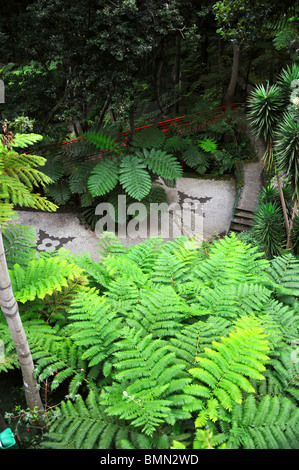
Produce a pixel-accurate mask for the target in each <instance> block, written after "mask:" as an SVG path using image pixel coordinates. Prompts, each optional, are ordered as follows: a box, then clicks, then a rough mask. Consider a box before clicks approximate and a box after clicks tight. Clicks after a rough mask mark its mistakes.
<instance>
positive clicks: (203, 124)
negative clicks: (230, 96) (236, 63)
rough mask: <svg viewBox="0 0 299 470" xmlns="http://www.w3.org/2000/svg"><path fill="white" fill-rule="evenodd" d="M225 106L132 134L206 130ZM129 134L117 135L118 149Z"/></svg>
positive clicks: (237, 106)
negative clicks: (155, 131)
mask: <svg viewBox="0 0 299 470" xmlns="http://www.w3.org/2000/svg"><path fill="white" fill-rule="evenodd" d="M245 105H246V103H233V104H232V107H231V110H232V111H234V112H238V111H240V109H242V107H243V106H245ZM225 110H226V108H225V106H220V107H219V108H216V109H214V110H211V111H202V112H199V113H194V114H188V115H184V116H179V117H176V118H173V119H167V120H165V121H161V122H159V123H158V124H156V126H155V125H154V124H148V125H147V126H141V127H136V128H135V129H134V133H137V132H140V131H142V130H143V129H146V128H149V127H156V128H157V129H160V130H161V131H162V132H168V131H171V130H174V131H175V133H176V134H181V135H184V134H185V133H196V132H198V131H200V130H203V129H207V128H208V126H209V125H210V124H212V123H215V122H219V120H221V119H222V118H223V117H224V116H225ZM194 116H198V117H199V118H202V119H198V118H196V119H194V118H193V119H192V117H194ZM130 134H131V131H124V132H122V133H121V134H119V135H118V136H117V138H116V141H117V142H119V144H120V145H119V147H118V148H120V147H123V146H126V142H127V140H128V138H129V136H130ZM84 139H85V137H78V138H77V139H73V140H67V141H65V142H62V144H61V145H66V144H71V143H73V142H80V141H81V140H84ZM103 152H105V150H104V151H103V150H102V151H101V152H99V153H95V154H93V155H97V156H98V157H100V156H101V154H102V153H103ZM26 153H31V152H26ZM93 155H89V157H91V156H93Z"/></svg>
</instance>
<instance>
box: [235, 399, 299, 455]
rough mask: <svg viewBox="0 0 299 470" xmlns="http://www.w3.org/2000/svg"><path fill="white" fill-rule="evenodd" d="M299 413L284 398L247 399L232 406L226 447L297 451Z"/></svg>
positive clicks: (298, 445)
mask: <svg viewBox="0 0 299 470" xmlns="http://www.w3.org/2000/svg"><path fill="white" fill-rule="evenodd" d="M298 419H299V410H298V408H295V406H294V404H293V403H292V402H291V401H290V400H289V399H287V398H286V397H278V396H275V397H271V396H270V395H266V396H265V397H263V398H262V400H261V402H257V401H256V400H255V398H254V396H252V395H251V396H249V397H248V398H247V400H246V401H245V403H244V404H235V405H234V408H233V412H232V428H231V432H230V436H229V439H228V441H227V447H228V448H233V449H237V448H239V447H242V448H243V449H298V447H299V444H298V443H299V429H298Z"/></svg>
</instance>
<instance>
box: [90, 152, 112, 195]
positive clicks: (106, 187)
mask: <svg viewBox="0 0 299 470" xmlns="http://www.w3.org/2000/svg"><path fill="white" fill-rule="evenodd" d="M118 178H119V167H118V164H117V162H116V161H115V160H104V161H102V162H100V163H98V164H97V165H96V166H95V167H94V168H93V169H92V171H91V173H90V176H89V178H88V183H87V187H88V190H89V191H90V193H91V195H92V196H102V195H103V194H106V193H107V192H109V191H111V190H112V189H113V188H114V187H115V186H116V184H117V182H118Z"/></svg>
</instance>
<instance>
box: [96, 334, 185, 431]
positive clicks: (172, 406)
mask: <svg viewBox="0 0 299 470" xmlns="http://www.w3.org/2000/svg"><path fill="white" fill-rule="evenodd" d="M118 346H119V350H118V351H117V352H115V353H114V356H115V357H116V362H115V364H114V368H115V370H116V375H115V382H114V384H113V385H111V386H110V387H105V389H104V391H103V392H102V394H101V395H102V397H101V398H102V403H103V404H104V405H105V407H106V411H107V414H109V415H111V416H119V417H120V419H125V420H128V421H129V422H130V423H131V425H133V426H136V427H138V428H140V429H141V430H142V432H144V433H145V434H146V435H151V434H152V433H153V432H154V430H155V429H156V428H157V427H158V426H159V425H161V424H162V423H164V422H167V423H170V424H174V423H175V420H176V419H177V418H180V419H182V418H185V419H186V418H188V417H189V413H188V412H187V411H186V412H185V411H184V410H183V409H182V408H181V404H182V403H184V402H186V401H188V396H185V394H184V393H183V388H184V387H185V386H186V385H187V384H188V382H189V381H190V379H189V378H188V377H187V374H186V373H184V367H183V366H182V365H180V364H177V363H176V361H175V355H174V353H169V352H168V347H167V344H166V343H165V342H164V341H161V340H159V339H155V340H152V335H147V336H141V332H138V331H135V330H134V329H126V330H124V339H123V340H122V341H120V342H119V343H118Z"/></svg>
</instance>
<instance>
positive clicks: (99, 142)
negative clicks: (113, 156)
mask: <svg viewBox="0 0 299 470" xmlns="http://www.w3.org/2000/svg"><path fill="white" fill-rule="evenodd" d="M83 137H85V138H86V139H87V141H88V142H90V143H91V144H92V145H94V146H95V148H96V149H100V150H110V151H113V152H117V146H118V144H117V142H116V141H115V139H114V138H113V137H112V136H110V135H107V134H104V133H103V132H99V131H92V130H90V131H88V132H86V133H85V134H83Z"/></svg>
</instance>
